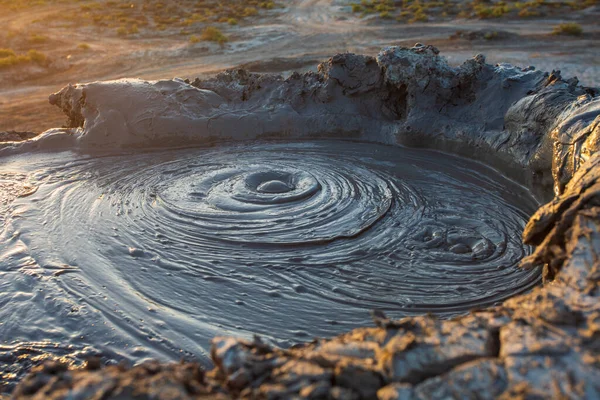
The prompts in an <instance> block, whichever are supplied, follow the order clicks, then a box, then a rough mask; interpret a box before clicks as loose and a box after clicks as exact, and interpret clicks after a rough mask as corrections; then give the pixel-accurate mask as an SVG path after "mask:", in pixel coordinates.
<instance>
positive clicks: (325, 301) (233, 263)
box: [0, 45, 600, 400]
mask: <svg viewBox="0 0 600 400" xmlns="http://www.w3.org/2000/svg"><path fill="white" fill-rule="evenodd" d="M598 93H599V91H598V89H594V88H586V87H582V86H580V85H579V84H578V81H577V79H575V78H572V79H563V78H562V76H561V74H560V72H559V71H553V72H552V73H544V72H542V71H537V70H535V69H534V68H525V69H521V68H516V67H513V66H510V65H506V64H499V65H495V66H493V65H489V64H486V62H485V58H484V57H483V56H481V55H479V56H476V57H474V58H473V59H470V60H467V61H466V62H465V63H464V64H463V65H461V66H459V67H451V66H450V65H448V63H447V62H446V60H445V59H444V58H443V57H441V56H440V55H439V54H438V51H437V49H435V48H433V47H431V46H422V45H417V46H415V47H414V48H401V47H390V48H386V49H384V50H382V51H381V52H380V53H379V54H378V56H377V57H376V58H374V57H367V56H358V55H354V54H341V55H337V56H334V57H333V58H331V59H330V60H329V61H328V62H327V63H323V64H321V65H320V66H319V69H318V72H317V73H312V72H309V73H306V74H302V75H301V74H297V73H296V74H293V75H291V76H290V77H289V78H287V79H284V78H283V77H281V76H276V75H269V74H265V75H259V74H251V73H248V72H246V71H244V70H236V71H228V72H225V73H222V74H219V75H218V76H217V77H215V78H212V79H209V80H204V81H203V80H196V81H193V82H189V81H183V80H180V79H175V80H170V81H158V82H146V81H140V80H121V81H111V82H95V83H90V84H81V85H74V86H68V87H66V88H64V89H63V90H61V91H60V92H58V93H57V94H55V95H53V96H51V98H50V101H51V103H52V104H55V105H57V106H59V107H60V108H62V109H63V111H64V112H65V113H66V114H67V116H68V118H69V126H70V128H61V129H53V130H50V131H47V132H45V133H44V134H42V135H40V136H39V137H37V138H35V139H32V140H27V141H24V142H19V143H17V142H13V143H5V144H4V145H3V146H2V148H0V154H2V156H3V161H4V162H5V165H6V171H5V172H4V173H3V175H2V180H1V181H0V183H1V185H2V187H4V188H11V190H14V191H17V193H18V195H19V196H21V197H20V198H16V199H15V197H16V195H14V194H13V195H3V197H2V199H3V203H2V207H3V210H7V211H6V212H7V215H8V216H9V217H8V218H5V219H4V220H3V224H4V228H3V233H2V236H1V246H2V253H0V254H1V256H0V257H2V258H1V260H2V265H4V266H6V267H5V268H4V269H3V270H2V281H1V282H2V285H3V291H2V297H0V299H1V301H2V303H3V304H8V303H10V304H11V309H10V310H9V309H8V308H7V307H2V308H1V309H0V313H1V314H0V320H1V321H2V325H0V329H1V332H2V334H3V335H2V336H3V337H12V338H14V340H12V341H9V342H8V343H6V344H4V345H3V347H0V350H1V351H2V353H1V354H2V358H1V360H2V362H4V363H5V365H6V367H5V371H8V372H5V373H4V374H5V375H7V376H8V375H9V374H10V377H12V378H13V379H14V377H15V376H19V374H21V373H22V371H23V370H24V369H26V368H25V367H26V366H29V365H31V364H35V363H38V362H39V360H40V359H43V358H56V357H57V356H66V358H65V359H63V360H61V362H60V363H47V364H45V365H43V366H41V367H37V368H36V369H35V370H34V373H32V374H31V375H30V376H29V377H28V378H26V379H25V380H24V381H23V382H22V383H21V384H20V385H19V387H18V388H17V389H16V391H15V397H17V398H24V399H25V398H32V396H38V398H40V397H41V398H57V399H66V398H72V397H73V396H84V397H85V395H88V396H91V395H92V394H94V395H97V396H103V397H105V398H119V396H121V397H127V396H132V393H136V394H139V395H148V396H149V398H157V397H159V396H166V397H167V398H173V397H179V398H202V397H203V396H207V397H208V398H214V397H213V396H216V395H217V394H219V395H221V396H223V397H243V398H272V399H290V398H301V399H372V398H379V399H390V400H391V399H429V398H472V397H474V398H496V397H500V398H507V399H508V398H598V397H599V396H600V386H598V384H599V382H600V347H599V346H598V341H599V338H600V305H599V304H600V302H598V295H599V294H600V290H599V287H600V286H599V283H600V274H599V269H598V263H597V259H598V254H600V236H599V234H598V232H599V231H600V229H599V228H598V227H599V224H598V221H599V220H600V208H599V207H598V205H599V204H600V200H599V195H598V193H600V186H599V185H600V184H598V183H597V182H598V181H599V179H600V157H599V156H598V154H597V151H598V149H599V147H600V145H599V143H600V140H599V139H598V138H599V137H600V136H599V135H600V129H599V128H600V116H599V115H600V102H599V100H598ZM267 138H268V139H278V141H274V142H256V141H255V140H256V139H267ZM316 138H318V139H327V140H315V139H316ZM292 139H294V140H296V139H302V140H301V141H297V142H295V141H292ZM331 139H336V140H331ZM340 139H346V140H348V139H352V140H355V141H353V142H350V141H342V140H340ZM359 140H360V141H361V142H357V141H359ZM232 141H235V142H237V143H231V142H232ZM240 141H241V143H240ZM224 142H229V144H226V143H224ZM367 142H368V143H367ZM175 144H176V145H178V146H183V145H185V146H187V147H189V148H186V149H180V150H170V151H156V149H157V148H158V149H161V150H164V148H167V147H173V146H174V145H175ZM206 144H218V145H217V146H214V147H210V148H207V147H202V148H196V149H194V148H193V147H192V146H195V145H206ZM398 145H409V146H413V147H425V148H430V149H437V150H444V151H446V152H450V153H456V154H459V155H462V156H467V157H468V158H471V159H474V160H479V161H485V163H486V164H487V165H489V166H492V167H494V168H496V170H493V169H490V168H488V167H486V166H484V165H482V164H478V163H476V162H474V161H467V160H465V159H463V158H458V157H455V156H451V155H448V154H442V153H438V152H432V151H430V150H423V149H406V148H403V147H401V146H398ZM147 148H153V149H154V150H155V151H154V152H147V151H146V150H147ZM142 150H144V151H142ZM31 152H33V153H31ZM497 171H499V172H497ZM509 178H510V179H514V181H517V182H518V183H520V184H523V185H525V186H526V187H528V188H530V190H531V192H532V193H533V194H534V196H533V195H530V194H529V192H528V191H527V190H526V189H524V188H523V187H522V186H519V184H517V183H515V182H514V181H512V180H510V179H509ZM11 193H12V192H11ZM534 198H537V199H540V200H541V201H542V202H546V201H550V202H549V203H547V204H546V205H543V206H542V207H540V208H539V209H538V210H537V211H535V212H534V213H533V217H531V218H530V220H529V222H527V223H526V220H527V218H528V217H529V216H530V215H531V214H532V212H533V211H534V210H535V208H536V207H537V203H536V201H535V200H534ZM525 223H526V225H525ZM521 235H522V238H523V241H521ZM523 243H525V244H523ZM529 246H536V247H535V248H532V247H529ZM540 273H541V275H542V277H543V278H544V280H545V282H544V285H543V286H536V284H537V283H540V282H539V279H538V276H539V275H540ZM528 289H531V290H529V291H527V290H528ZM523 291H527V292H526V293H524V294H518V293H521V292H523ZM510 296H514V297H510ZM509 297H510V298H509ZM371 308H379V309H383V310H385V311H386V313H387V314H388V315H389V316H391V317H394V318H399V317H403V316H405V317H404V318H402V319H399V320H393V319H390V318H388V317H387V316H386V315H385V314H384V313H382V312H380V311H378V312H375V313H374V322H375V325H376V326H374V327H358V326H359V325H361V324H369V322H367V317H366V313H367V310H368V309H371ZM15 310H17V311H15ZM428 311H433V312H435V314H437V315H431V314H429V315H419V316H415V315H414V314H424V313H426V312H428ZM466 311H469V312H468V313H466ZM440 316H442V317H448V316H452V318H449V319H440V318H439V317H440ZM371 325H373V324H372V323H371ZM355 327H357V328H356V329H353V330H351V331H349V332H348V333H345V334H342V335H339V336H337V337H332V338H331V337H330V336H331V335H333V334H336V333H339V332H341V331H346V330H348V329H350V328H355ZM223 334H225V335H228V336H229V335H230V334H234V335H237V336H244V337H246V338H248V339H246V340H244V339H243V338H242V339H234V338H231V337H223V336H221V337H217V338H215V339H213V341H212V346H211V354H210V360H211V361H212V362H213V366H214V368H213V369H212V370H210V372H206V373H205V372H203V371H202V370H201V369H200V368H199V367H198V366H197V365H195V364H182V365H168V366H167V365H161V364H158V363H145V364H142V365H140V366H137V367H134V368H131V369H130V368H128V367H127V366H125V365H120V366H111V367H108V368H101V363H100V362H99V359H91V360H90V361H89V362H88V364H87V368H86V369H85V370H72V369H69V368H68V364H69V362H70V363H73V362H74V361H78V360H82V359H84V358H86V357H89V356H90V355H100V356H102V361H105V362H110V360H115V359H116V360H118V359H122V358H128V359H130V360H131V361H134V362H139V361H142V360H144V359H145V358H147V357H157V358H159V359H162V360H173V359H177V358H179V357H182V356H186V357H188V358H195V359H197V360H200V361H201V362H202V363H204V364H207V363H208V359H207V355H206V340H207V339H208V338H209V337H211V336H213V335H223ZM252 334H259V336H261V337H263V338H262V339H261V338H259V337H258V336H257V337H253V338H252V339H250V337H251V336H252ZM313 335H319V336H329V337H330V338H325V339H318V340H314V341H313V342H310V343H305V344H301V345H296V346H291V347H288V345H290V344H292V343H294V342H300V341H305V340H308V338H307V336H313ZM278 345H279V346H278ZM4 360H6V361H4ZM65 362H66V363H65ZM24 365H25V366H24ZM84 394H85V395H84Z"/></svg>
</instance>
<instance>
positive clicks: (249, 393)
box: [13, 47, 600, 400]
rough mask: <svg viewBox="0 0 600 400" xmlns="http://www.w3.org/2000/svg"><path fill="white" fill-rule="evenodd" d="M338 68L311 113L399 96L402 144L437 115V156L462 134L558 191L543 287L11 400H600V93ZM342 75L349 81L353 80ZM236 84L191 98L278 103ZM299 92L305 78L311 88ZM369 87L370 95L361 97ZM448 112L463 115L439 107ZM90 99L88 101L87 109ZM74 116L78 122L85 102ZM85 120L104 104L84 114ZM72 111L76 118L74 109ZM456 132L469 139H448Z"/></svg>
mask: <svg viewBox="0 0 600 400" xmlns="http://www.w3.org/2000/svg"><path fill="white" fill-rule="evenodd" d="M337 57H338V58H335V57H334V58H333V59H332V60H330V62H329V64H328V65H325V66H324V67H323V68H322V69H321V70H320V71H321V73H322V75H321V76H320V78H319V79H316V81H318V82H319V83H318V84H315V85H317V86H319V85H320V86H319V87H327V88H328V90H329V92H328V93H330V94H331V93H336V94H335V95H332V97H329V98H328V99H326V100H323V99H322V98H319V99H317V101H319V102H321V104H323V107H324V108H326V107H327V106H328V104H331V103H332V102H335V101H338V100H339V99H340V98H343V99H345V100H344V101H350V102H353V101H359V100H357V99H360V98H365V97H368V96H371V95H373V93H374V92H373V91H375V92H377V90H380V89H381V88H382V87H384V88H389V87H390V86H394V87H397V88H402V90H403V91H406V97H405V99H406V101H407V104H406V110H405V111H403V112H402V113H401V115H396V117H397V121H396V122H394V123H398V124H404V125H401V126H402V127H403V128H406V126H407V125H409V124H410V126H411V127H412V129H411V132H412V133H410V134H409V133H407V131H406V129H398V130H396V131H394V134H393V135H392V136H391V137H393V138H394V140H396V141H397V143H403V142H404V143H406V142H411V140H413V139H411V135H414V134H415V133H414V132H415V127H417V129H416V130H419V129H420V128H419V127H420V126H419V124H418V121H419V118H420V117H419V115H421V116H422V115H434V114H428V113H434V111H432V110H435V113H439V116H437V117H434V119H435V121H433V124H434V125H435V124H436V123H437V122H436V121H440V120H443V122H440V123H443V124H446V123H448V126H454V127H456V130H455V131H452V129H449V131H452V132H447V133H445V134H446V135H448V137H447V138H446V139H447V141H443V140H436V141H433V143H434V146H438V147H441V146H442V144H441V143H445V144H444V146H448V147H447V148H456V146H455V147H452V146H450V145H448V143H453V142H452V140H455V139H456V137H457V136H458V137H459V139H458V142H461V143H463V145H464V146H465V148H466V149H469V148H471V149H472V148H474V147H469V146H473V144H475V145H476V146H475V147H477V148H484V146H483V145H484V144H485V143H488V144H490V145H489V146H488V147H487V148H488V149H491V150H489V151H490V152H491V151H495V152H497V153H499V154H501V155H502V154H504V155H507V154H508V155H509V156H510V157H509V158H510V159H511V160H512V161H513V162H514V163H515V164H518V165H521V166H522V167H523V168H524V169H523V171H527V174H530V175H531V176H528V177H526V178H525V179H524V180H525V181H526V182H525V183H527V184H529V185H530V187H538V188H540V187H543V188H545V189H544V190H542V192H544V193H546V197H550V198H551V197H552V195H551V193H552V192H554V194H555V196H554V198H553V199H551V200H550V202H549V203H547V204H546V205H544V206H542V207H541V208H540V209H539V210H538V211H537V212H536V213H535V214H534V216H533V217H532V218H531V220H530V221H529V223H528V225H527V227H526V229H525V232H524V234H523V237H524V241H525V243H527V244H531V245H535V246H537V247H536V250H535V252H534V253H533V254H532V255H531V256H529V257H527V258H526V259H524V260H523V261H522V264H521V267H523V268H532V267H543V269H544V278H545V281H544V284H543V286H541V287H536V288H534V289H533V290H531V291H530V292H528V293H526V294H523V295H518V296H516V297H513V298H511V299H509V300H507V301H505V302H504V303H503V304H502V305H499V306H496V307H491V308H489V309H483V310H473V311H471V312H470V313H469V314H468V315H463V316H459V317H455V318H453V319H446V320H444V319H439V318H437V317H435V316H433V315H423V316H416V317H407V318H404V319H401V320H390V319H388V318H387V317H386V316H385V315H384V314H383V313H381V312H374V313H373V320H374V322H375V326H373V327H362V328H357V329H354V330H352V331H350V332H348V333H346V334H342V335H340V336H337V337H333V338H329V339H317V340H314V341H313V342H311V343H308V344H301V345H297V346H293V347H291V348H288V349H280V348H275V347H273V346H271V345H268V344H266V343H264V342H263V341H261V339H260V338H259V337H255V338H254V340H241V339H235V338H230V337H217V338H215V339H214V340H213V341H212V349H211V358H212V361H213V363H214V369H212V370H210V371H204V370H203V369H202V368H200V367H199V366H198V365H197V364H193V363H181V364H161V363H158V362H145V363H143V364H141V365H137V366H134V367H130V366H128V365H126V364H124V363H122V364H119V365H112V366H102V365H101V363H100V362H99V360H97V359H91V360H89V361H88V362H87V364H86V366H85V367H83V368H72V367H69V366H68V365H66V364H61V363H60V362H56V361H51V362H47V363H45V364H43V365H40V366H38V367H35V368H34V369H33V370H32V372H31V374H30V375H28V376H27V377H26V378H25V379H23V381H22V382H21V383H20V384H19V386H18V387H17V388H16V390H15V391H14V393H13V397H14V398H15V399H84V398H98V399H100V398H102V399H125V398H139V399H196V398H198V399H200V398H258V399H381V400H392V399H439V398H477V399H493V398H500V399H515V398H516V399H519V398H521V399H545V398H569V399H578V398H589V399H594V398H598V397H600V302H599V301H598V300H599V297H600V288H599V282H600V263H599V262H598V255H599V254H600V154H598V153H597V150H598V147H599V144H600V140H599V137H600V107H599V99H598V91H597V90H596V89H591V88H581V87H579V86H578V85H577V82H576V81H573V80H563V79H562V78H561V77H560V73H557V72H555V73H553V74H543V73H538V72H537V71H536V72H535V73H533V72H531V71H520V70H519V71H517V69H513V70H510V69H507V68H508V67H507V66H495V67H494V66H489V65H487V64H485V60H484V59H483V58H481V57H479V58H476V59H475V60H470V61H468V62H467V63H465V65H464V66H463V67H459V68H457V69H453V68H450V67H448V66H447V65H445V64H444V62H443V61H442V60H441V59H440V58H439V57H438V55H437V51H436V50H435V49H432V48H425V47H415V48H413V49H402V48H395V49H387V50H384V52H382V54H380V56H379V57H378V58H377V64H373V63H374V62H375V61H374V59H372V58H357V57H358V56H353V55H343V56H337ZM340 57H341V58H340ZM348 65H353V66H354V67H353V68H352V69H348ZM360 65H366V66H368V67H366V68H362V67H359V66H360ZM415 65H426V66H428V69H427V70H426V71H419V70H418V68H417V70H416V71H417V73H416V74H415V71H414V70H411V67H414V66H415ZM323 71H325V72H323ZM403 71H404V72H403ZM410 71H412V72H410ZM361 74H367V75H369V74H371V75H369V76H371V77H373V76H379V75H378V74H381V77H382V78H381V81H379V80H378V79H379V78H378V79H375V80H373V79H363V78H361V76H362V75H361ZM372 74H375V75H372ZM419 74H425V76H428V77H430V83H428V84H427V86H426V87H425V88H423V87H422V86H420V85H421V83H422V81H420V80H419V79H420V78H419ZM532 74H533V75H532ZM507 75H508V78H507ZM233 76H234V78H228V79H223V78H222V79H221V80H220V81H219V80H218V79H217V80H216V81H210V82H204V83H202V82H197V83H196V86H202V87H205V88H206V87H210V89H211V90H213V91H214V92H215V93H220V94H222V95H225V94H226V93H228V94H229V95H230V99H234V98H235V99H237V98H238V97H237V96H234V94H232V93H233V92H235V90H238V91H241V90H243V92H244V98H245V99H246V100H244V101H248V100H247V99H248V98H250V100H249V101H252V99H253V97H252V96H258V98H255V100H256V101H261V99H263V100H264V99H265V98H269V99H272V98H273V96H272V94H273V92H272V91H270V92H269V90H270V89H268V88H267V89H264V88H260V85H254V86H252V82H256V80H257V79H265V78H258V77H256V76H251V77H250V78H248V77H247V76H246V77H245V78H243V79H241V78H239V75H233ZM235 76H237V78H235ZM332 77H335V79H334V78H332ZM308 78H310V76H309V77H308ZM308 78H307V77H304V84H306V81H307V80H308ZM350 78H352V79H350ZM236 79H237V80H236ZM240 79H241V80H240ZM244 79H245V80H244ZM292 79H294V78H292ZM249 81H250V83H249ZM366 81H368V82H370V84H369V85H366V86H365V84H364V83H363V82H366ZM223 82H226V83H223ZM263 82H267V83H268V84H270V85H274V86H275V87H278V86H279V85H284V83H282V82H281V81H276V80H275V83H273V81H272V80H271V81H268V80H264V81H263ZM357 82H358V83H357ZM448 82H450V84H448ZM452 82H454V84H452ZM456 82H459V83H458V84H457V85H458V86H456ZM496 83H497V84H498V85H496ZM373 86H376V87H377V88H375V89H373ZM357 87H358V89H357ZM458 87H460V91H459V92H457V91H456V88H458ZM351 88H352V89H351ZM500 88H501V89H500ZM511 88H512V89H511ZM225 89H227V90H225ZM313 89H314V88H313ZM337 89H340V91H339V92H336V90H337ZM342 89H344V90H342ZM497 89H498V91H496V90H497ZM265 90H266V91H267V92H268V94H269V95H270V96H268V95H266V94H265ZM503 90H505V91H506V90H508V91H509V92H510V93H512V94H511V95H510V96H509V95H507V94H506V93H507V92H503ZM232 91H233V92H232ZM253 91H254V92H253ZM427 91H430V92H431V93H430V94H427ZM342 92H343V93H342ZM90 93H91V91H90ZM257 93H258V94H257ZM490 93H491V94H492V96H491V97H492V98H491V100H490V99H489V97H490V96H489V95H490ZM498 93H504V95H503V96H506V97H507V100H506V101H499V100H500V98H499V97H495V98H494V96H496V95H497V94H498ZM515 93H516V95H515ZM61 96H63V98H65V99H66V98H68V96H75V97H73V98H74V99H75V100H77V94H75V95H74V94H73V88H70V89H68V90H67V91H66V92H63V94H62V95H61ZM449 96H450V97H449ZM240 97H241V96H240ZM332 98H333V99H334V100H332ZM389 98H392V99H394V100H395V101H397V99H398V97H389V96H388V97H387V98H386V97H385V96H384V100H383V101H384V102H385V101H387V100H385V99H389ZM448 98H454V99H458V101H455V102H454V104H453V105H447V104H448V102H447V100H448ZM486 98H487V102H486V100H485V99H486ZM55 101H56V99H55ZM86 101H87V102H93V101H94V99H93V98H92V97H91V96H88V97H87V99H86ZM99 101H100V100H99ZM236 101H239V100H230V102H234V103H235V102H236ZM307 101H309V100H307ZM310 101H313V100H310ZM440 101H441V103H442V104H446V107H450V108H451V109H452V110H453V111H440V110H439V107H437V106H436V105H439V104H440ZM59 103H60V101H59ZM62 103H65V101H62ZM68 103H69V104H75V103H77V102H73V101H70V102H68ZM275 103H277V102H275ZM77 104H80V105H81V107H84V108H85V104H83V103H81V102H80V103H77ZM277 104H278V103H277ZM89 107H90V108H93V107H97V104H91V103H90V106H89ZM207 107H208V106H207ZM486 107H489V109H487V108H486ZM66 108H68V111H69V112H73V110H72V108H71V106H70V105H69V107H66ZM100 108H101V107H100ZM308 108H310V107H308ZM66 111H67V110H66ZM296 111H297V113H299V114H301V113H302V111H298V109H297V110H296ZM488 111H489V113H488ZM273 112H275V113H276V112H277V111H273ZM470 112H473V114H471V115H480V116H481V118H483V119H485V118H487V117H486V115H491V114H494V113H501V118H500V119H498V118H494V117H493V116H492V117H490V119H489V120H487V121H484V122H485V124H484V125H486V126H487V127H488V131H486V132H485V133H482V132H481V129H480V128H479V127H478V128H474V129H473V130H472V131H465V130H463V125H461V124H463V123H464V120H462V117H464V116H465V115H470V114H469V113H470ZM82 114H83V115H85V114H86V112H85V110H84V111H82ZM371 115H372V114H371ZM76 117H77V115H76ZM398 121H399V122H398ZM449 121H450V122H449ZM494 124H495V125H494ZM91 125H92V124H89V125H88V124H86V125H85V128H84V131H85V129H87V131H85V132H83V131H78V132H79V133H77V132H75V135H77V134H81V136H80V139H78V140H81V141H80V142H79V144H76V145H81V146H84V145H85V144H84V143H85V141H86V140H88V139H89V140H91V141H92V142H93V140H94V139H93V134H94V132H93V127H90V126H91ZM350 128H352V127H349V128H348V130H350ZM79 129H81V128H79ZM157 129H158V128H157ZM423 129H424V128H423ZM457 132H459V133H462V135H463V136H460V135H457V136H453V135H455V134H457ZM71 133H73V132H71ZM86 134H87V135H88V137H87V138H86V136H85V135H86ZM52 135H56V132H54V133H53V134H52ZM52 135H48V137H50V138H52ZM423 135H426V133H423ZM469 135H470V136H469ZM498 138H501V139H502V140H500V139H498ZM438 139H439V138H438ZM41 140H43V139H41ZM68 140H69V143H70V145H71V144H73V143H74V142H72V140H73V139H72V137H69V139H68ZM40 143H41V144H43V142H40ZM412 143H414V141H413V142H412ZM454 143H456V142H454ZM484 156H485V155H484ZM515 160H516V161H515ZM549 193H550V195H548V194H549Z"/></svg>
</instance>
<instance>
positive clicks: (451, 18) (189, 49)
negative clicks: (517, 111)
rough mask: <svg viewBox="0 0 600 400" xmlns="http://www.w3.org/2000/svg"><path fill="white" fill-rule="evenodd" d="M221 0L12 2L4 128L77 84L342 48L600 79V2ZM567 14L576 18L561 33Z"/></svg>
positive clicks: (1, 85) (1, 79) (26, 128)
mask: <svg viewBox="0 0 600 400" xmlns="http://www.w3.org/2000/svg"><path fill="white" fill-rule="evenodd" d="M213 3H216V2H211V1H190V0H185V1H184V0H180V1H173V2H168V3H167V4H166V5H165V4H163V3H160V2H158V1H150V2H141V1H137V0H136V1H131V2H122V1H64V0H63V1H55V0H54V1H53V0H47V1H31V0H29V1H27V0H21V1H7V0H4V1H0V10H2V11H3V12H2V13H1V14H2V15H0V25H1V26H2V27H3V29H2V32H0V49H3V50H4V55H5V56H6V57H4V58H3V60H4V61H5V62H4V63H0V64H2V65H0V132H2V131H20V132H35V133H39V132H42V131H44V130H46V129H48V128H51V127H58V126H61V125H63V124H64V116H63V115H62V113H61V112H60V111H59V110H58V109H56V108H55V107H53V106H51V105H49V104H48V100H47V98H48V95H49V94H51V93H53V92H56V91H57V90H59V89H60V88H62V87H63V86H65V85H67V84H69V83H77V82H90V81H95V80H109V79H118V78H122V77H138V78H143V79H162V78H172V77H181V78H190V79H194V78H196V77H206V76H209V75H212V74H215V73H217V72H219V71H222V70H225V69H228V68H235V67H238V66H243V67H245V68H247V69H249V70H251V71H256V72H277V73H282V74H289V73H291V72H292V71H303V70H306V69H308V68H314V65H316V64H317V62H318V61H321V60H326V59H327V58H328V57H330V56H331V55H333V54H335V53H339V52H342V51H347V52H355V53H360V54H372V55H375V54H377V52H378V51H379V50H380V49H381V48H382V47H384V46H389V45H406V46H412V45H414V44H415V43H416V42H420V43H426V44H432V45H435V46H436V47H438V48H439V49H440V51H441V52H442V54H443V55H444V56H446V57H447V58H448V59H449V61H450V62H451V63H452V64H460V63H462V62H463V61H464V60H465V59H468V58H470V57H472V56H474V55H475V54H477V53H483V54H485V55H486V56H487V60H488V62H492V63H496V62H508V63H513V64H515V65H519V66H523V67H526V66H529V65H534V66H536V67H537V68H538V69H543V70H547V71H552V70H554V69H559V70H561V71H562V74H563V77H565V78H570V77H572V76H577V77H578V78H579V80H580V82H581V83H582V84H584V85H590V86H597V85H600V74H599V73H598V72H599V69H600V40H599V39H600V26H599V25H598V24H597V21H598V17H600V6H598V5H596V3H597V2H596V1H594V0H592V1H590V0H577V1H573V2H564V1H562V2H557V1H529V2H514V1H508V2H493V1H473V2H465V1H458V2H456V1H453V0H446V1H443V2H432V1H418V0H416V1H406V0H405V1H395V2H393V1H370V2H369V1H364V2H363V3H362V4H360V3H354V2H351V1H345V0H288V1H279V2H276V3H274V2H258V1H256V2H240V1H227V2H219V4H220V6H218V7H217V6H215V4H213ZM560 24H570V25H565V26H566V29H564V31H563V32H558V33H559V34H556V33H557V32H554V34H553V31H555V30H556V29H558V28H557V26H559V25H560ZM569 26H570V27H571V28H573V27H575V31H574V32H573V31H570V30H569ZM207 28H209V30H208V32H207V31H206V29H207ZM1 55H2V54H0V56H1ZM19 57H20V58H19Z"/></svg>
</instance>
